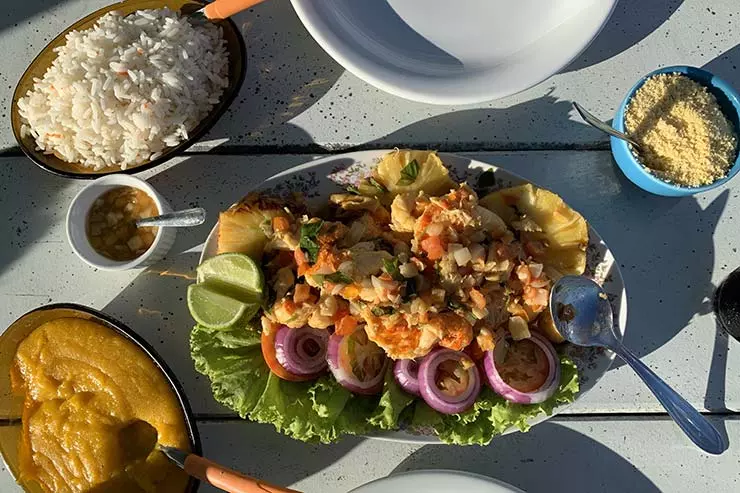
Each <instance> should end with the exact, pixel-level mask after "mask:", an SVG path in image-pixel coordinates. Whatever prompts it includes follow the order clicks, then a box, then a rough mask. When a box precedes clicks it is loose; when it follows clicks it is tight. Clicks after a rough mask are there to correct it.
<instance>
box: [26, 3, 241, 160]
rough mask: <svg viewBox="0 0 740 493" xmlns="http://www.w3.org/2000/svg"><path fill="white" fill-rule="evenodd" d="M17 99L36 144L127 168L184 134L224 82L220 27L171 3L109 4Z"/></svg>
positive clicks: (70, 157) (225, 61) (72, 156)
mask: <svg viewBox="0 0 740 493" xmlns="http://www.w3.org/2000/svg"><path fill="white" fill-rule="evenodd" d="M56 52H57V58H56V59H55V60H54V62H53V64H52V66H51V67H50V68H49V69H48V70H47V72H46V73H45V74H44V77H43V78H42V79H35V83H34V87H33V89H32V90H30V91H28V93H26V95H25V96H24V97H23V98H21V99H20V100H19V101H18V110H19V113H20V116H21V117H22V118H23V122H24V125H23V128H22V133H23V135H24V136H26V135H32V136H33V138H34V139H35V140H36V144H37V146H38V148H39V150H41V151H43V152H44V153H47V154H55V155H56V156H57V157H59V158H60V159H63V160H64V161H66V162H70V163H78V164H81V165H83V166H85V167H88V168H92V169H95V170H98V169H101V168H104V167H108V166H120V167H121V168H122V169H126V168H127V167H129V166H135V165H137V164H141V163H143V162H146V161H149V160H152V159H156V158H158V157H159V156H161V154H162V152H163V151H165V149H166V148H167V147H172V146H176V145H177V144H179V143H180V142H182V141H184V140H186V139H187V138H188V131H190V130H192V129H193V128H195V127H196V126H197V125H198V123H200V121H201V120H202V119H203V118H204V116H205V115H206V114H207V113H208V112H209V111H210V109H211V108H213V106H214V105H215V104H217V103H218V102H219V100H220V98H221V95H222V94H223V92H224V89H225V88H226V86H227V85H228V63H229V62H228V55H227V52H226V43H225V41H224V39H223V35H222V33H221V29H220V28H219V27H218V26H216V25H214V24H210V23H205V24H204V25H197V26H196V25H192V24H191V23H190V22H189V21H188V20H187V18H185V17H181V16H180V15H179V14H178V13H176V12H173V11H171V10H169V9H162V10H139V11H137V12H135V13H132V14H130V15H128V16H122V15H121V14H120V13H119V12H110V13H108V14H106V15H104V16H103V17H101V18H100V20H98V22H97V23H96V24H95V26H94V27H93V28H91V29H88V30H86V31H72V32H70V33H69V34H68V35H67V42H66V44H65V45H64V46H62V47H60V48H57V49H56Z"/></svg>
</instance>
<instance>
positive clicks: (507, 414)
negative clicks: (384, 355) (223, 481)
mask: <svg viewBox="0 0 740 493" xmlns="http://www.w3.org/2000/svg"><path fill="white" fill-rule="evenodd" d="M190 351H191V355H192V358H193V361H194V362H195V369H196V370H197V371H198V372H200V373H202V374H203V375H206V376H207V377H208V378H209V379H210V381H211V389H212V391H213V396H214V397H215V399H216V400H217V401H218V402H220V403H221V404H223V405H224V406H226V407H228V408H229V409H231V410H233V411H234V412H236V413H237V414H239V416H241V417H242V418H248V419H250V420H252V421H256V422H260V423H269V424H272V425H273V426H275V429H277V430H278V431H279V432H280V433H284V434H286V435H288V436H290V437H292V438H295V439H297V440H302V441H306V442H323V443H331V442H335V441H337V440H338V439H339V438H341V436H342V435H345V434H356V435H359V434H370V433H375V432H380V431H384V430H398V429H399V428H401V427H402V426H403V427H406V428H408V429H409V430H410V431H416V432H421V433H428V432H436V434H437V435H439V437H440V439H441V440H442V441H443V442H446V443H454V444H460V445H469V444H480V445H485V444H487V443H489V442H490V441H491V440H492V439H493V438H494V437H495V436H496V435H500V434H501V433H503V432H504V431H505V430H507V429H508V428H510V427H512V426H516V427H518V428H519V429H520V430H522V431H526V430H527V429H529V424H528V423H527V420H528V419H530V418H532V417H534V416H537V415H539V414H541V413H545V414H552V411H553V409H554V408H555V406H557V405H558V404H561V403H567V402H572V401H573V400H574V399H575V395H576V394H577V393H578V374H577V371H576V366H575V364H573V362H572V361H570V360H569V359H568V358H566V357H561V365H562V368H561V370H562V376H561V384H560V388H559V390H558V392H557V393H556V394H555V395H554V396H553V397H552V398H551V399H549V400H548V401H546V402H544V403H542V404H536V405H519V404H512V403H510V402H507V401H506V400H504V399H503V398H502V397H500V396H498V395H496V394H495V393H494V392H492V391H491V390H490V389H488V388H485V389H484V390H483V392H482V393H481V395H480V397H479V398H478V400H477V401H476V403H475V405H474V406H473V408H472V409H470V410H469V411H466V412H464V413H461V414H454V415H443V414H440V413H438V412H436V411H434V410H433V409H431V408H430V407H429V406H427V405H426V404H425V403H424V402H423V401H422V400H420V399H417V398H415V397H414V396H411V395H409V394H407V393H405V392H404V391H403V390H402V389H401V388H400V387H399V386H398V384H397V383H396V381H395V378H394V377H393V370H392V367H390V368H389V369H388V370H387V373H386V375H385V380H384V384H383V392H382V393H381V394H380V395H378V396H361V395H355V394H352V393H351V392H349V391H348V390H346V389H345V388H344V387H342V386H341V385H339V383H338V382H337V381H336V380H335V379H334V378H333V377H332V376H331V375H326V376H323V377H321V378H319V379H318V380H316V381H313V382H288V381H285V380H281V379H280V378H278V377H276V376H275V375H273V374H272V373H271V372H270V369H269V368H268V367H267V364H266V363H265V361H264V359H263V358H262V350H261V346H260V333H259V331H258V330H257V328H255V327H253V326H245V327H236V328H233V329H231V330H211V329H208V328H205V327H202V326H196V327H195V328H193V330H192V332H191V334H190Z"/></svg>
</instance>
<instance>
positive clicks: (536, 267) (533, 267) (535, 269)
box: [529, 264, 544, 279]
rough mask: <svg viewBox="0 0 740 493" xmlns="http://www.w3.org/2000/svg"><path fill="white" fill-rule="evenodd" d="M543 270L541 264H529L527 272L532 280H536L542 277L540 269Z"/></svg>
mask: <svg viewBox="0 0 740 493" xmlns="http://www.w3.org/2000/svg"><path fill="white" fill-rule="evenodd" d="M543 268H544V265H542V264H529V272H531V273H532V277H533V278H534V279H537V278H538V277H540V276H541V275H542V269H543Z"/></svg>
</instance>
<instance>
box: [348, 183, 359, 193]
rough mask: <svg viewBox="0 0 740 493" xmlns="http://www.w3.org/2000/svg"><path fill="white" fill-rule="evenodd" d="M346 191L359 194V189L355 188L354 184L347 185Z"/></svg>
mask: <svg viewBox="0 0 740 493" xmlns="http://www.w3.org/2000/svg"><path fill="white" fill-rule="evenodd" d="M346 190H347V192H349V193H351V194H353V195H360V189H359V188H357V187H356V186H354V185H347V189H346Z"/></svg>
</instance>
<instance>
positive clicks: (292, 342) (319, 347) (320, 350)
mask: <svg viewBox="0 0 740 493" xmlns="http://www.w3.org/2000/svg"><path fill="white" fill-rule="evenodd" d="M328 343H329V332H327V331H326V330H318V329H312V328H310V327H303V328H300V329H291V328H290V327H287V326H285V325H282V326H281V327H280V328H279V329H278V332H277V334H276V335H275V356H276V357H277V360H278V361H279V362H280V364H281V365H282V366H283V368H285V369H286V370H288V371H289V372H291V373H294V374H296V375H313V374H318V373H321V372H322V371H324V370H325V369H326V366H327V364H326V351H327V347H328Z"/></svg>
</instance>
